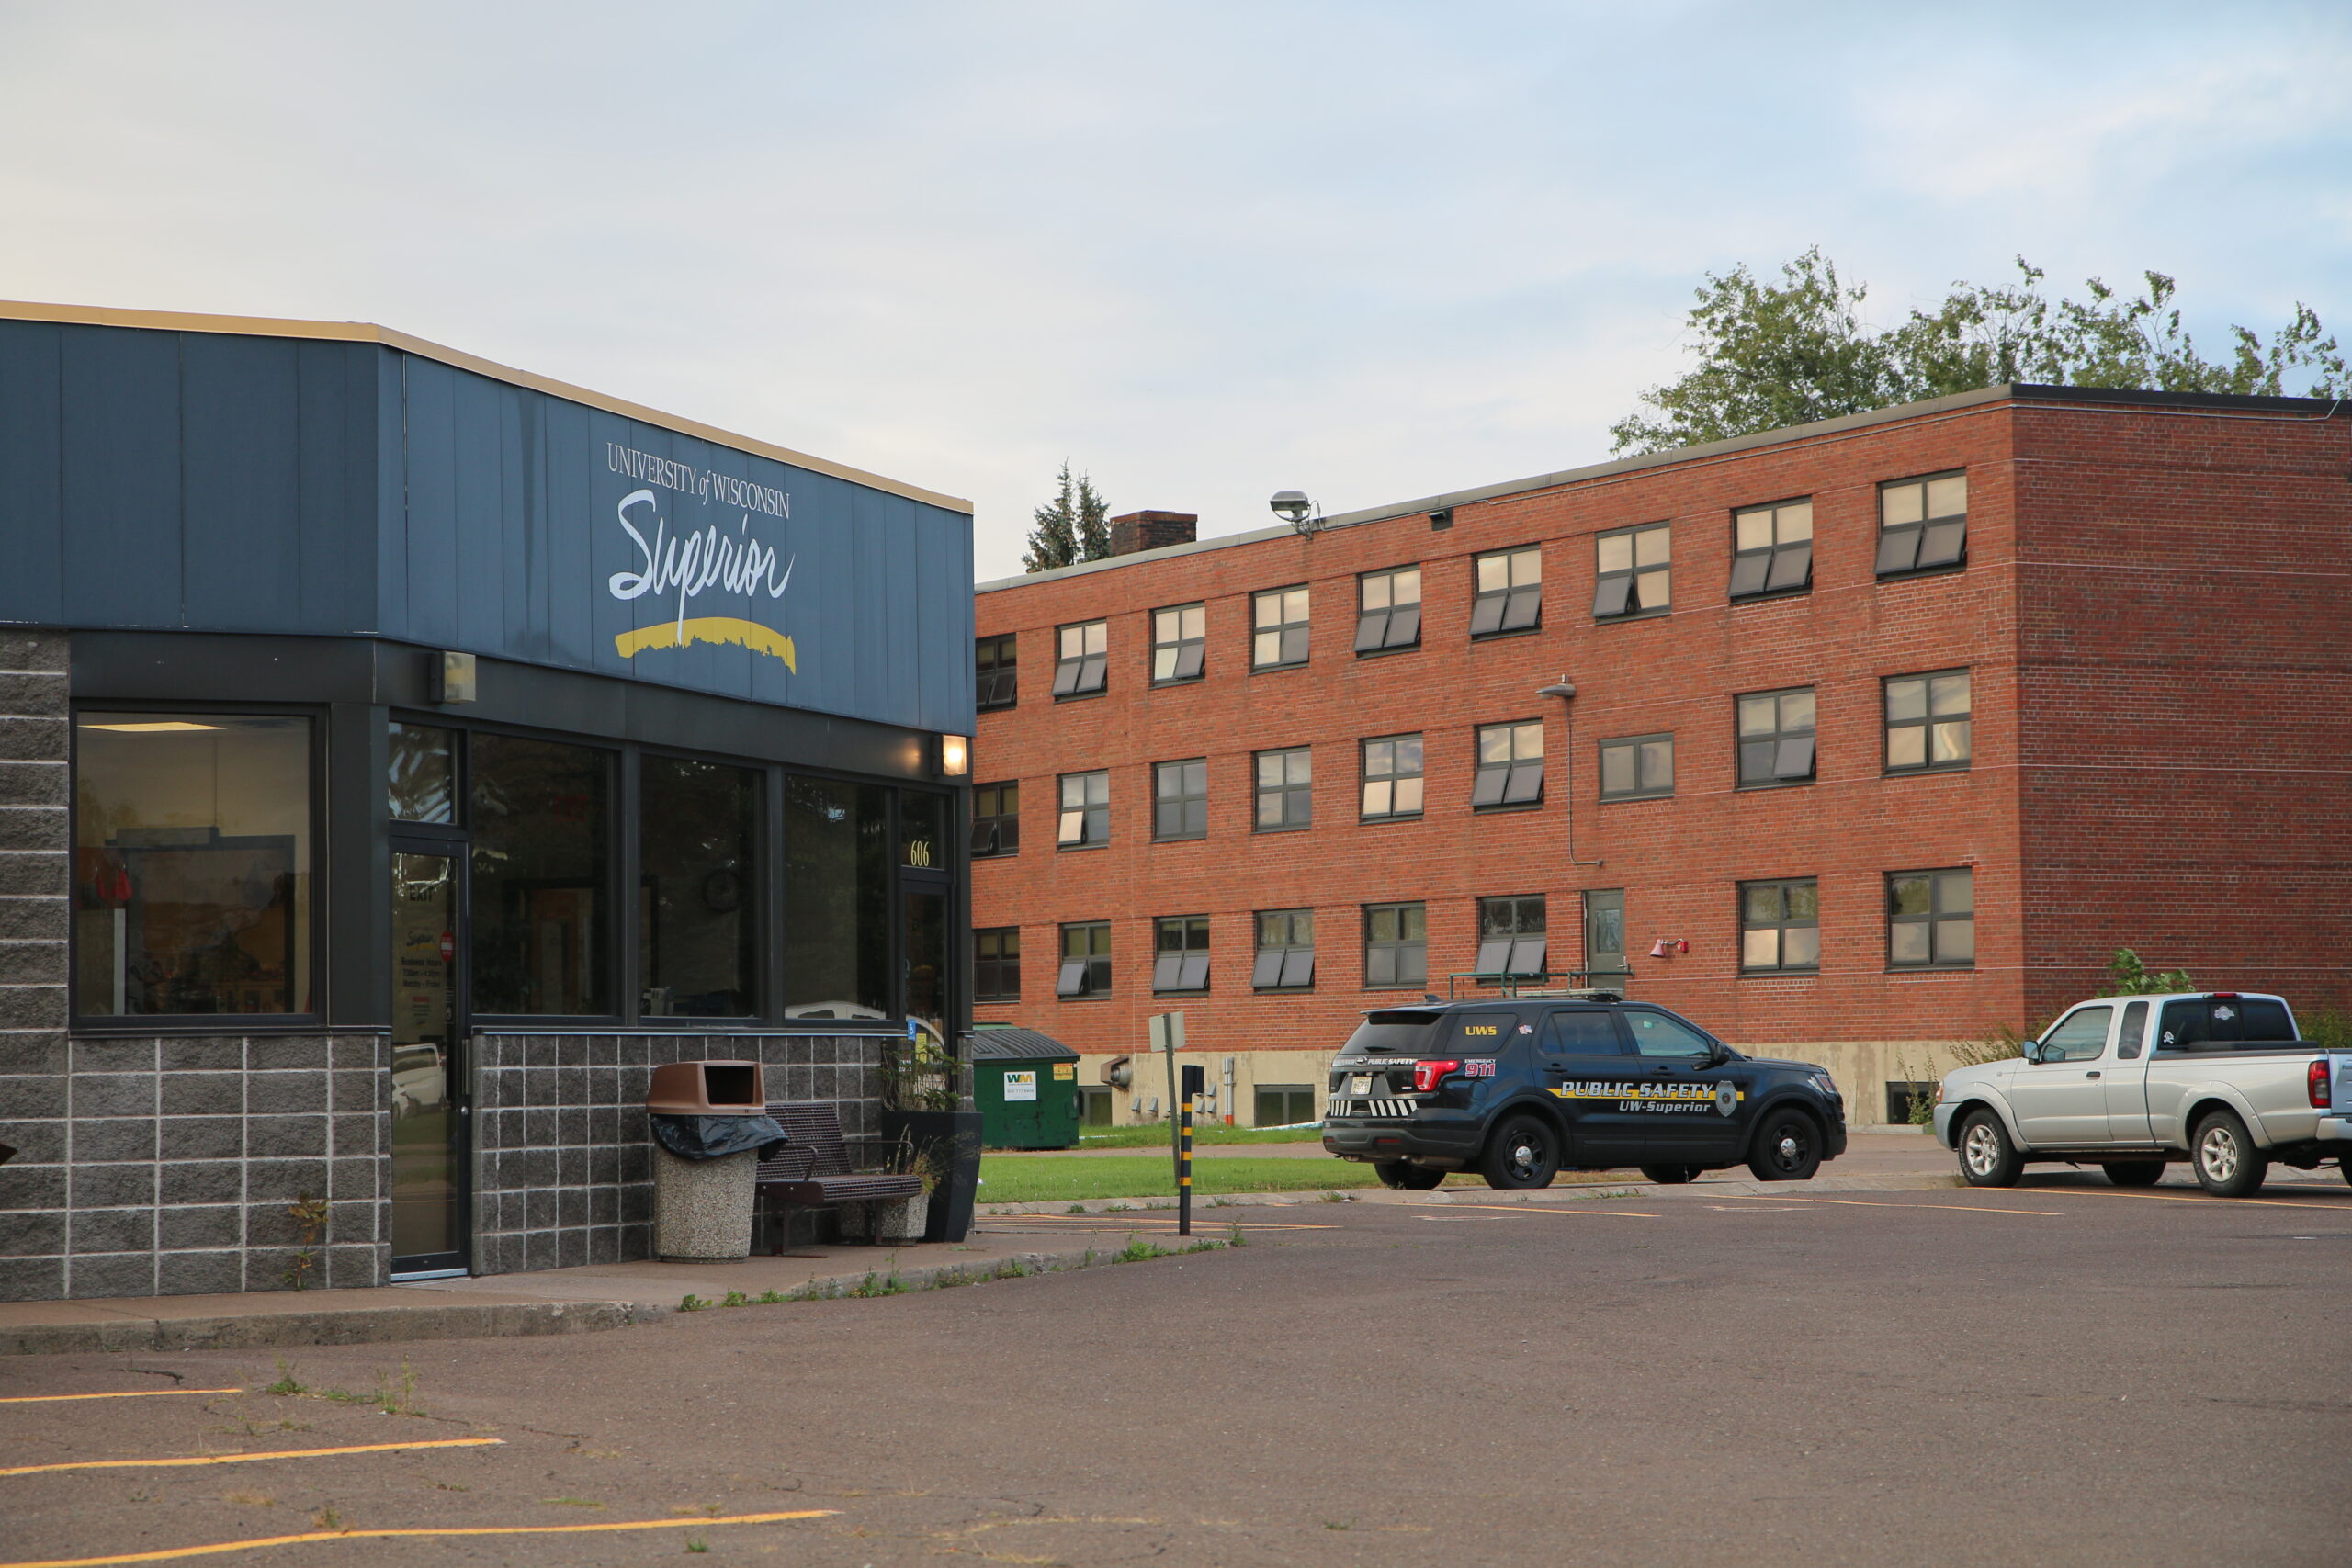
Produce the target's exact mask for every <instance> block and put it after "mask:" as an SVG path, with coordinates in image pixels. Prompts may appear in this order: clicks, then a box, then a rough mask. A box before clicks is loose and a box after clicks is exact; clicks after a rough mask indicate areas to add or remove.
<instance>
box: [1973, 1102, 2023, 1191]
mask: <svg viewBox="0 0 2352 1568" xmlns="http://www.w3.org/2000/svg"><path fill="white" fill-rule="evenodd" d="M2024 1174H2025V1161H2024V1160H2023V1159H2021V1158H2020V1157H2018V1146H2017V1145H2015V1144H2013V1143H2011V1142H2009V1130H2008V1129H2007V1127H2004V1126H2002V1125H2001V1119H2000V1118H1999V1117H1998V1116H1996V1115H1995V1114H1993V1112H1991V1111H1971V1112H1969V1116H1968V1120H1967V1121H1965V1122H1962V1123H1961V1127H1960V1177H1961V1179H1962V1180H1963V1181H1965V1182H1967V1183H1968V1184H1969V1185H1970V1186H1971V1187H2015V1186H2016V1185H2017V1184H2018V1177H2020V1176H2023V1175H2024Z"/></svg>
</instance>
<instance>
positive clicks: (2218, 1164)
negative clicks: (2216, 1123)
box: [2197, 1127, 2238, 1181]
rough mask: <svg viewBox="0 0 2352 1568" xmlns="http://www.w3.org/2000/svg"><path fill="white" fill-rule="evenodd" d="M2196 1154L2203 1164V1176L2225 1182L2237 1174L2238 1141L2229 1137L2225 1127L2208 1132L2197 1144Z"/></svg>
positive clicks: (2228, 1131)
mask: <svg viewBox="0 0 2352 1568" xmlns="http://www.w3.org/2000/svg"><path fill="white" fill-rule="evenodd" d="M2197 1154H2198V1157H2199V1159H2200V1160H2202V1161H2203V1162H2204V1166H2205V1174H2206V1175H2208V1176H2210V1177H2211V1178H2212V1179H2214V1180H2216V1181H2227V1180H2228V1179H2230V1178H2232V1177H2233V1176H2235V1175H2236V1174H2237V1173H2238V1141H2237V1140H2236V1139H2235V1138H2233V1137H2232V1136H2230V1130H2229V1129H2228V1128H2227V1127H2215V1128H2213V1129H2212V1130H2211V1131H2210V1132H2208V1133H2207V1134H2205V1136H2204V1138H2203V1139H2202V1140H2201V1141H2200V1142H2199V1144H2198V1146H2197Z"/></svg>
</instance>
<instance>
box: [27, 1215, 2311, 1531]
mask: <svg viewBox="0 0 2352 1568" xmlns="http://www.w3.org/2000/svg"><path fill="white" fill-rule="evenodd" d="M1234 1217H1236V1212H1231V1211H1220V1212H1216V1213H1211V1214H1209V1215H1207V1216H1204V1224H1203V1226H1202V1229H1203V1231H1204V1234H1211V1235H1227V1234H1228V1232H1227V1222H1228V1221H1229V1220H1231V1219H1232V1218H1234ZM1238 1217H1239V1218H1240V1219H1241V1220H1242V1222H1243V1223H1244V1224H1246V1225H1248V1226H1250V1227H1251V1228H1250V1229H1247V1230H1244V1231H1243V1232H1241V1233H1240V1234H1241V1235H1242V1237H1243V1239H1244V1240H1245V1241H1246V1242H1247V1244H1248V1245H1246V1246H1243V1247H1239V1248H1238V1249H1234V1250H1230V1251H1219V1252H1213V1253H1204V1254H1197V1255H1192V1256H1185V1257H1179V1258H1163V1259H1158V1260H1154V1261H1148V1262H1143V1263H1138V1264H1136V1265H1135V1266H1133V1267H1123V1268H1112V1269H1091V1270H1088V1271H1084V1272H1079V1273H1071V1274H1066V1275H1059V1276H1055V1277H1050V1278H1042V1279H1027V1280H1004V1281H1000V1282H995V1283H990V1284H985V1285H978V1286H972V1287H967V1288H964V1289H956V1290H946V1291H938V1292H926V1293H921V1294H910V1295H905V1296H898V1297H892V1298H888V1299H879V1300H865V1301H833V1302H812V1303H794V1304H788V1305H779V1306H770V1307H751V1308H744V1309H740V1310H735V1311H728V1312H715V1313H708V1314H693V1315H690V1316H680V1317H676V1318H673V1319H671V1320H669V1321H667V1322H664V1323H662V1324H659V1325H651V1326H649V1327H642V1328H636V1329H628V1330H622V1331H617V1332H613V1333H605V1334H597V1335H590V1336H583V1337H570V1338H558V1339H523V1340H487V1341H439V1342H421V1343H416V1344H412V1345H408V1346H392V1347H387V1346H356V1347H347V1348H317V1349H309V1350H302V1351H296V1352H288V1353H287V1354H286V1356H285V1362H286V1364H285V1365H284V1366H283V1367H281V1366H280V1365H278V1364H277V1359H276V1358H275V1357H274V1356H271V1355H269V1354H266V1353H229V1352H206V1353H200V1354H183V1355H172V1356H164V1357H153V1356H149V1357H123V1356H113V1357H91V1358H65V1357H40V1358H20V1359H17V1361H16V1362H15V1364H12V1365H8V1366H6V1367H5V1368H0V1395H6V1396H9V1397H11V1398H13V1399H16V1400H20V1401H22V1400H38V1401H40V1402H35V1403H10V1404H0V1471H5V1472H6V1473H0V1488H6V1490H5V1491H0V1519H5V1520H6V1529H5V1532H0V1533H5V1536H6V1547H5V1550H0V1561H5V1562H6V1563H10V1564H15V1563H22V1562H129V1561H142V1562H168V1561H175V1560H179V1559H180V1557H181V1554H182V1550H183V1549H187V1548H195V1547H203V1546H211V1547H216V1548H217V1547H219V1546H220V1545H223V1544H226V1543H231V1542H238V1541H250V1542H264V1541H268V1540H285V1542H286V1544H283V1545H260V1544H256V1545H254V1546H253V1547H252V1548H251V1549H250V1550H249V1551H246V1550H240V1551H231V1552H229V1553H224V1554H216V1553H211V1552H208V1553H206V1554H205V1555H206V1557H207V1558H208V1560H210V1561H228V1562H236V1561H254V1562H271V1561H276V1562H302V1563H310V1562H328V1563H335V1564H344V1563H348V1564H353V1565H355V1568H356V1565H361V1564H375V1563H405V1562H501V1563H506V1562H515V1563H538V1562H547V1563H564V1564H587V1563H637V1562H652V1561H656V1560H673V1559H675V1558H677V1557H678V1556H680V1555H681V1554H682V1553H692V1552H695V1551H696V1549H697V1548H699V1549H702V1551H703V1552H704V1553H706V1554H707V1555H708V1556H710V1557H712V1558H718V1557H734V1558H739V1559H751V1560H774V1561H786V1562H796V1563H808V1564H820V1565H831V1564H846V1565H851V1568H854V1565H856V1564H861V1563H873V1564H883V1563H913V1562H940V1561H943V1560H944V1561H955V1560H957V1559H966V1560H971V1561H976V1562H977V1561H989V1562H1030V1563H1049V1562H1064V1563H1095V1562H1127V1561H1134V1560H1140V1559H1146V1558H1157V1559H1159V1560H1161V1561H1164V1562H1178V1563H1216V1564H1261V1563H1263V1564H1274V1563H1283V1564H1289V1563H1302V1562H1308V1563H1312V1562H1329V1563H1349V1564H1356V1563H1387V1562H1396V1563H1412V1564H1427V1563H1432V1562H1464V1563H1510V1562H1531V1561H1542V1562H1594V1563H1670V1564H1679V1563H1720V1562H1741V1563H1746V1562H1791V1563H1802V1564H1808V1565H1811V1564H1847V1563H1851V1564H1873V1565H1881V1564H1894V1563H1915V1562H1916V1563H1941V1562H1959V1561H1966V1562H1973V1563H1989V1564H2006V1563H2018V1564H2026V1563H2032V1564H2052V1563H2064V1564H2099V1563H2119V1564H2122V1563H2129V1564H2135V1565H2146V1564H2164V1563H2188V1562H2215V1561H2226V1562H2233V1563H2259V1564H2271V1563H2277V1564H2313V1565H2317V1564H2335V1563H2340V1562H2344V1561H2345V1560H2346V1545H2345V1542H2346V1539H2347V1530H2352V1485H2347V1484H2346V1475H2347V1469H2346V1458H2345V1456H2346V1452H2347V1451H2352V1358H2347V1356H2346V1350H2347V1348H2352V1339H2347V1335H2346V1324H2347V1322H2352V1317H2347V1306H2346V1301H2347V1295H2348V1294H2352V1189H2347V1188H2345V1187H2343V1186H2342V1185H2341V1184H2337V1185H2336V1186H2334V1187H2332V1188H2330V1187H2322V1186H2318V1185H2315V1184H2314V1185H2311V1186H2307V1187H2300V1188H2296V1189H2293V1190H2272V1191H2268V1192H2266V1193H2265V1194H2264V1195H2263V1196H2262V1197H2261V1198H2259V1199H2257V1200H2254V1201H2237V1202H2229V1201H2217V1200H2212V1199H2209V1198H2207V1197H2205V1196H2203V1195H2202V1194H2199V1193H2196V1192H2194V1191H2183V1190H2177V1189H2166V1190H2163V1191H2160V1192H2155V1193H2126V1192H2121V1191H2119V1190H2113V1189H2110V1188H2108V1187H2106V1186H2104V1185H2102V1184H2100V1182H2099V1181H2098V1179H2097V1178H2089V1177H2081V1176H2075V1175H2053V1176H2044V1177H2036V1178H2032V1179H2030V1180H2029V1183H2028V1184H2027V1185H2024V1186H2021V1187H2018V1188H2016V1189H2012V1190H2004V1191H1997V1192H1984V1191H1971V1190H1944V1191H1887V1192H1839V1193H1837V1194H1835V1195H1834V1196H1833V1195H1830V1194H1827V1193H1823V1194H1819V1195H1815V1196H1808V1195H1807V1192H1806V1190H1805V1189H1804V1187H1803V1186H1802V1185H1796V1186H1792V1187H1791V1188H1790V1189H1789V1190H1788V1191H1787V1192H1786V1194H1785V1195H1780V1194H1775V1195H1772V1196H1768V1197H1758V1198H1741V1197H1735V1196H1731V1195H1728V1194H1722V1193H1709V1192H1707V1191H1705V1190H1703V1189H1693V1190H1687V1191H1680V1192H1676V1193H1673V1194H1671V1195H1666V1196H1652V1197H1648V1198H1644V1199H1640V1200H1634V1199H1623V1200H1614V1201H1611V1200H1585V1201H1574V1202H1561V1203H1555V1204H1549V1203H1547V1204H1497V1205H1494V1206H1491V1207H1487V1206H1468V1205H1463V1204H1453V1205H1449V1206H1445V1207H1442V1208H1439V1207H1434V1206H1431V1207H1421V1206H1414V1205H1396V1204H1380V1205H1374V1204H1351V1203H1332V1204H1307V1205H1302V1206H1299V1207H1297V1208H1295V1209H1290V1210H1284V1211H1264V1210H1251V1211H1240V1212H1238ZM1063 1223H1065V1222H1059V1221H1057V1220H1055V1219H1053V1218H1051V1217H1047V1216H1021V1217H1019V1218H1017V1219H1006V1220H1000V1221H997V1222H993V1224H997V1225H1000V1226H1012V1225H1016V1224H1017V1225H1023V1226H1027V1227H1029V1228H1031V1229H1033V1230H1035V1231H1036V1232H1038V1233H1040V1234H1044V1233H1049V1232H1051V1231H1053V1230H1055V1229H1056V1227H1057V1224H1063ZM1095 1223H1097V1224H1099V1223H1100V1222H1099V1220H1098V1221H1097V1222H1095ZM1133 1223H1134V1224H1135V1227H1136V1231H1137V1232H1138V1233H1139V1234H1141V1235H1158V1234H1159V1232H1160V1231H1162V1230H1163V1229H1165V1228H1166V1227H1168V1226H1169V1225H1170V1224H1171V1223H1172V1222H1171V1221H1170V1220H1169V1219H1168V1218H1166V1217H1164V1216H1159V1215H1150V1216H1137V1217H1136V1219H1135V1220H1134V1222H1133ZM281 1379H283V1380H288V1382H290V1383H295V1384H300V1385H301V1386H302V1387H303V1389H304V1390H305V1391H306V1392H303V1393H277V1394H273V1393H265V1392H261V1391H262V1390H264V1389H265V1388H266V1387H267V1386H268V1385H269V1384H271V1383H272V1382H279V1381H280V1380H281ZM221 1389H237V1390H241V1391H243V1392H238V1393H203V1392H181V1391H202V1390H221ZM330 1391H335V1392H341V1393H351V1394H358V1395H372V1396H373V1397H370V1398H368V1399H366V1400H345V1399H338V1398H331V1397H326V1396H325V1395H326V1394H327V1393H329V1392H330ZM114 1392H130V1393H139V1394H141V1395H142V1396H141V1397H134V1398H123V1399H96V1400H70V1401H60V1400H51V1399H49V1398H48V1397H47V1396H52V1395H59V1394H73V1393H114ZM386 1404H390V1405H392V1406H394V1407H395V1408H396V1412H397V1413H393V1414H386V1413H385V1411H384V1408H383V1407H384V1406H385V1405H386ZM484 1439H495V1440H494V1441H486V1440H484ZM386 1445H401V1446H386ZM422 1445H441V1446H422ZM455 1445H463V1446H455ZM328 1449H333V1450H350V1451H344V1452H336V1453H329V1454H313V1455H311V1456H310V1457H283V1458H252V1457H247V1456H253V1455H260V1454H285V1455H294V1454H296V1453H298V1452H299V1451H300V1450H328ZM156 1460H192V1461H202V1462H198V1463H182V1464H173V1465H156V1464H153V1463H150V1462H145V1461H156ZM120 1461H141V1462H133V1463H127V1464H126V1463H122V1462H120ZM58 1466H71V1467H80V1468H39V1469H28V1468H27V1467H58ZM93 1466H105V1468H90V1467H93ZM639 1527H643V1528H639ZM371 1531H430V1532H453V1533H430V1534H395V1535H380V1534H369V1533H364V1532H371ZM339 1532H363V1533H354V1534H347V1535H345V1534H340V1533H339ZM492 1532H495V1533H492ZM510 1532H521V1533H510ZM556 1532H560V1533H556ZM288 1538H293V1539H290V1540H288ZM133 1554H153V1555H140V1556H134V1555H133Z"/></svg>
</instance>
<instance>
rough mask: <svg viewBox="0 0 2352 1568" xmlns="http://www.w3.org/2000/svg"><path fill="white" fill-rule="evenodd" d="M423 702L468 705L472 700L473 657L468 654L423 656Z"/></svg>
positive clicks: (429, 654)
mask: <svg viewBox="0 0 2352 1568" xmlns="http://www.w3.org/2000/svg"><path fill="white" fill-rule="evenodd" d="M424 657H425V664H424V684H425V700H426V701H428V702H433V703H440V704H448V703H469V702H472V701H473V700H474V692H475V669H474V656H473V655H472V654H470V653H428V654H426V655H425V656H424Z"/></svg>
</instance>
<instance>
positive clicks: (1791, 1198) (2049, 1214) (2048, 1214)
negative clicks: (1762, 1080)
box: [1716, 1192, 2066, 1220]
mask: <svg viewBox="0 0 2352 1568" xmlns="http://www.w3.org/2000/svg"><path fill="white" fill-rule="evenodd" d="M1716 1196H1717V1197H1719V1198H1736V1199H1739V1200H1741V1201H1744V1202H1748V1203H1784V1202H1785V1203H1838V1204H1841V1205H1843V1206H1845V1207H1847V1208H1849V1209H1946V1210H1949V1211H1951V1213H1955V1214H2033V1215H2036V1216H2038V1217H2040V1218H2041V1219H2045V1220H2063V1219H2064V1218H2065V1217H2066V1212H2065V1211H2064V1209H2004V1208H2001V1207H1999V1206H1998V1205H1996V1204H1992V1203H1872V1202H1868V1201H1864V1200H1862V1199H1860V1198H1800V1197H1797V1196H1796V1195H1795V1194H1794V1193H1791V1194H1789V1195H1788V1196H1787V1197H1785V1198H1784V1197H1782V1196H1781V1195H1780V1194H1778V1193H1775V1194H1773V1195H1772V1196H1771V1197H1770V1198H1767V1197H1765V1196H1764V1195H1763V1194H1762V1193H1760V1192H1719V1193H1717V1194H1716Z"/></svg>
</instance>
